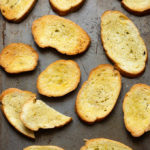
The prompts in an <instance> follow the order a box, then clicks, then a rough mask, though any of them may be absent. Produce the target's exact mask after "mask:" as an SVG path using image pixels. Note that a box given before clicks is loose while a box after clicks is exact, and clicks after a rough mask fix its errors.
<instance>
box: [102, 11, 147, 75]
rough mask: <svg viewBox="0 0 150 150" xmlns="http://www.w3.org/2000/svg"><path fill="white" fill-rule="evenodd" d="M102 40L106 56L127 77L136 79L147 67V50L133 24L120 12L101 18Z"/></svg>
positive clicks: (108, 12)
mask: <svg viewBox="0 0 150 150" xmlns="http://www.w3.org/2000/svg"><path fill="white" fill-rule="evenodd" d="M101 38H102V43H103V46H104V49H105V52H106V55H107V56H108V57H109V58H110V59H111V60H112V61H113V62H114V64H115V65H116V67H117V68H118V70H119V71H120V72H121V73H122V74H123V75H125V76H128V77H136V76H138V75H140V74H141V73H142V72H143V71H144V70H145V66H146V60H147V49H146V46H145V43H144V41H143V39H142V38H141V36H140V33H139V31H138V29H137V28H136V26H135V25H134V24H133V22H132V21H131V20H130V19H129V18H127V17H126V16H125V15H124V14H123V13H121V12H119V11H106V12H105V13H104V14H103V15H102V18H101Z"/></svg>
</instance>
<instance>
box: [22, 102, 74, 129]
mask: <svg viewBox="0 0 150 150" xmlns="http://www.w3.org/2000/svg"><path fill="white" fill-rule="evenodd" d="M21 120H22V122H23V123H24V125H25V126H26V127H27V128H29V129H30V130H33V131H38V130H39V129H40V128H42V129H51V128H55V127H61V126H64V125H66V124H67V123H69V122H70V121H71V120H72V118H71V117H68V116H65V115H63V114H61V113H59V112H58V111H56V110H54V109H53V108H51V107H49V106H48V105H46V104H45V103H44V102H42V101H41V100H30V101H28V102H27V103H26V104H24V106H23V107H22V112H21Z"/></svg>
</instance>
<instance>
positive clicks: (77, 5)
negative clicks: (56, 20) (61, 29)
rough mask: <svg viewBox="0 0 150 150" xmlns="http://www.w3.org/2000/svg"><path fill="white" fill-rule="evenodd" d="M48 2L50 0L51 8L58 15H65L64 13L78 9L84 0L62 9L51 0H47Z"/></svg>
mask: <svg viewBox="0 0 150 150" xmlns="http://www.w3.org/2000/svg"><path fill="white" fill-rule="evenodd" d="M49 2H50V5H51V6H52V9H53V10H54V11H55V12H56V13H58V14H59V15H60V16H65V15H67V14H69V13H72V12H75V11H77V10H78V9H80V8H81V7H82V6H83V4H84V2H85V0H82V1H81V2H80V3H78V4H76V5H74V6H72V7H70V8H68V9H64V10H63V9H61V8H60V7H59V6H57V5H56V4H55V3H54V2H53V0H49Z"/></svg>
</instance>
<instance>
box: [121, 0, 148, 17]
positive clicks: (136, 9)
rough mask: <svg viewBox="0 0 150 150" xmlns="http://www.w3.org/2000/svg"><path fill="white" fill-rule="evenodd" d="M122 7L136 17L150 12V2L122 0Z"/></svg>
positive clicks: (144, 0)
mask: <svg viewBox="0 0 150 150" xmlns="http://www.w3.org/2000/svg"><path fill="white" fill-rule="evenodd" d="M122 5H123V7H124V8H125V9H127V10H128V11H129V12H131V13H134V14H135V15H143V14H146V13H148V12H149V11H150V0H122Z"/></svg>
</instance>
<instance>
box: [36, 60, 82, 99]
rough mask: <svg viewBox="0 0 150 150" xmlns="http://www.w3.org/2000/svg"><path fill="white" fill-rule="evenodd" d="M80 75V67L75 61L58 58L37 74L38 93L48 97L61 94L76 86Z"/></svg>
mask: <svg viewBox="0 0 150 150" xmlns="http://www.w3.org/2000/svg"><path fill="white" fill-rule="evenodd" d="M80 76H81V73H80V68H79V66H78V64H77V63H76V62H75V61H72V60H58V61H55V62H54V63H52V64H50V65H49V66H48V67H47V68H46V69H45V70H44V71H43V72H42V73H41V74H40V75H39V77H38V80H37V88H38V91H39V93H40V94H42V95H45V96H48V97H58V96H63V95H65V94H67V93H69V92H71V91H73V90H75V89H76V88H77V86H78V84H79V82H80Z"/></svg>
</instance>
